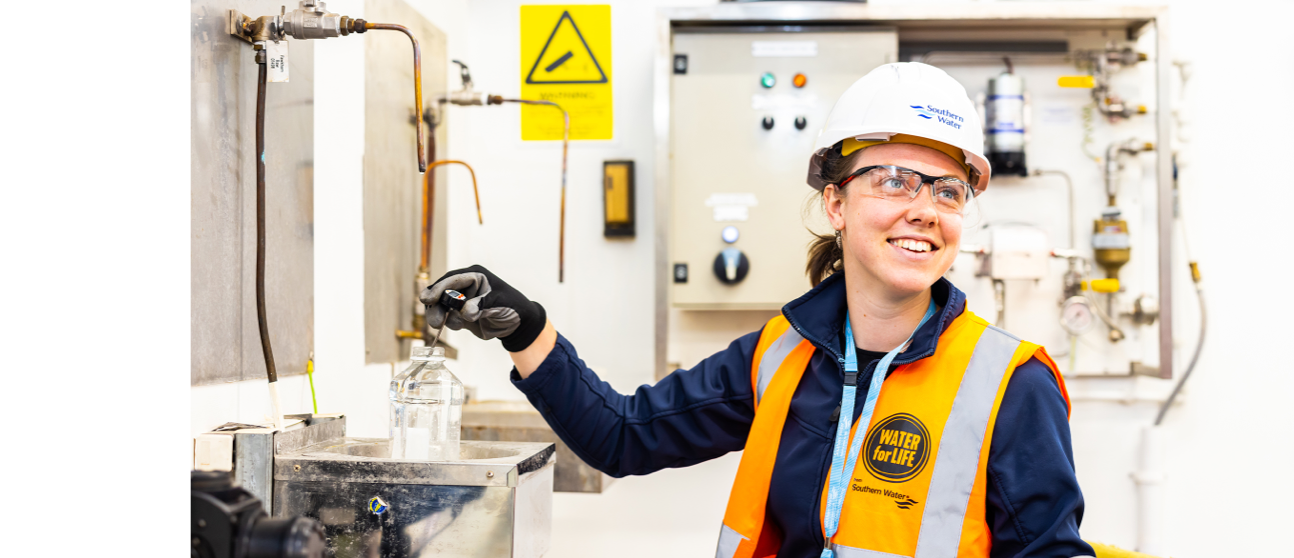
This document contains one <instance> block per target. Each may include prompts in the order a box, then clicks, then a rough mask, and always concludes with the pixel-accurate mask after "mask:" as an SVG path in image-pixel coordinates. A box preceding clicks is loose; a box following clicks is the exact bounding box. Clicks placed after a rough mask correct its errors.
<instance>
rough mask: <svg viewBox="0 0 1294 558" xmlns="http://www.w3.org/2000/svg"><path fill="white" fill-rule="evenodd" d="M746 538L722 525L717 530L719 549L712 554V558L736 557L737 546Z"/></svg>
mask: <svg viewBox="0 0 1294 558" xmlns="http://www.w3.org/2000/svg"><path fill="white" fill-rule="evenodd" d="M744 540H746V537H743V536H741V533H738V532H736V531H733V530H732V528H730V527H728V526H727V525H724V526H723V527H722V528H721V529H719V549H718V550H716V551H715V552H714V558H732V557H733V556H736V555H737V545H739V544H741V541H744Z"/></svg>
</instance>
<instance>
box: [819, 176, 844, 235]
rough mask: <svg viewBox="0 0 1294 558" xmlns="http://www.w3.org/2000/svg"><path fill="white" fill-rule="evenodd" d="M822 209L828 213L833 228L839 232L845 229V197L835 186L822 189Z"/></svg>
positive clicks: (829, 185) (828, 219) (831, 185)
mask: <svg viewBox="0 0 1294 558" xmlns="http://www.w3.org/2000/svg"><path fill="white" fill-rule="evenodd" d="M822 209H823V211H825V212H826V213H827V221H830V222H831V228H833V229H835V230H838V231H839V230H843V229H844V228H845V195H844V192H842V191H840V188H837V187H836V185H835V184H828V185H827V187H826V188H823V189H822Z"/></svg>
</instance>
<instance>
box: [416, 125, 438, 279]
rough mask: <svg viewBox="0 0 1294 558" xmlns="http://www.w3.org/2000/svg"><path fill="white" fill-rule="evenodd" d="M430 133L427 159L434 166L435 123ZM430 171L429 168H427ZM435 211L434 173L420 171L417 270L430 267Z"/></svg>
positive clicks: (422, 270) (426, 269)
mask: <svg viewBox="0 0 1294 558" xmlns="http://www.w3.org/2000/svg"><path fill="white" fill-rule="evenodd" d="M430 128H431V129H430V130H428V131H429V132H430V133H429V134H428V135H427V160H428V161H431V164H432V166H433V167H434V166H435V164H436V163H435V161H436V125H435V124H434V123H433V124H431V126H430ZM427 170H428V171H430V170H431V169H427ZM435 211H436V173H434V172H423V173H422V251H421V253H420V257H421V258H422V259H421V260H419V262H420V263H419V264H418V271H419V272H424V271H428V270H430V269H431V225H432V216H433V215H434V214H435Z"/></svg>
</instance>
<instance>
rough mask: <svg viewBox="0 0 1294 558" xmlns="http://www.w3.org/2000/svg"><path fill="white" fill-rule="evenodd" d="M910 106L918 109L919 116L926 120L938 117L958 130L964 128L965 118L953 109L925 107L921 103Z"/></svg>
mask: <svg viewBox="0 0 1294 558" xmlns="http://www.w3.org/2000/svg"><path fill="white" fill-rule="evenodd" d="M908 106H910V107H912V108H914V109H916V111H917V116H920V117H921V118H924V119H926V120H931V119H936V118H937V119H939V121H940V122H942V123H944V124H947V125H949V126H952V127H953V128H954V129H957V130H960V129H961V128H962V123H963V122H965V121H966V119H965V118H962V117H960V116H957V115H956V114H953V113H952V111H950V110H947V109H939V108H935V107H932V106H930V105H926V106H924V107H923V106H921V105H908Z"/></svg>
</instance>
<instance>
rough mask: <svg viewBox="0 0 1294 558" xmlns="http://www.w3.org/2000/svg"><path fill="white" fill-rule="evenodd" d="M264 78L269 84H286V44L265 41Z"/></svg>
mask: <svg viewBox="0 0 1294 558" xmlns="http://www.w3.org/2000/svg"><path fill="white" fill-rule="evenodd" d="M265 67H266V76H267V77H268V79H269V82H270V83H287V82H288V42H287V40H286V39H285V40H282V41H278V42H274V41H265Z"/></svg>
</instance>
